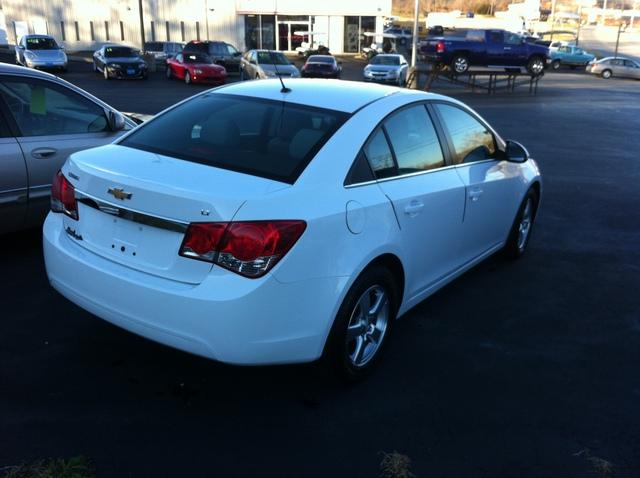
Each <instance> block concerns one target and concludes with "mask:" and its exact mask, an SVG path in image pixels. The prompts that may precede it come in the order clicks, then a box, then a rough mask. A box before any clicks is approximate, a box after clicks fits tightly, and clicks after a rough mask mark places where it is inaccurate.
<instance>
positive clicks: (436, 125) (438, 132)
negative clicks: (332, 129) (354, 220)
mask: <svg viewBox="0 0 640 478" xmlns="http://www.w3.org/2000/svg"><path fill="white" fill-rule="evenodd" d="M375 101H377V100H374V101H373V102H375ZM433 101H434V100H424V99H421V100H418V101H414V102H412V103H407V104H405V105H402V106H401V107H399V108H397V109H395V110H393V111H392V112H390V113H388V114H386V115H385V116H384V118H382V119H381V120H380V121H379V122H378V123H377V124H376V126H375V127H374V128H373V130H372V131H371V133H370V134H369V136H367V138H366V139H365V140H364V142H363V143H362V146H360V149H358V153H357V154H356V155H355V157H354V158H353V161H352V162H351V165H350V166H349V169H348V170H347V174H346V176H345V178H344V181H343V183H342V185H343V187H344V188H353V187H358V186H368V185H370V184H374V183H377V182H382V181H389V180H393V179H400V178H405V177H408V176H418V175H420V174H427V173H433V172H435V171H442V170H444V169H448V168H449V167H452V166H455V165H454V164H453V161H452V157H450V151H449V147H448V144H447V143H445V142H444V139H445V138H446V136H445V135H444V131H443V129H442V126H441V125H440V123H439V120H438V119H437V117H434V115H433V114H432V111H431V108H430V107H429V105H430V104H431V103H432V102H433ZM373 102H372V103H373ZM442 103H445V104H455V103H450V102H448V101H442ZM418 105H423V106H424V107H425V109H426V111H427V116H429V118H430V119H431V123H432V124H433V127H434V129H435V131H436V136H437V137H438V142H439V143H440V150H441V151H442V156H443V158H444V166H441V167H439V168H433V169H427V170H425V171H416V172H413V173H406V174H397V175H395V176H390V177H388V178H382V179H377V178H376V179H374V180H372V181H365V182H360V183H351V184H349V183H348V179H349V172H350V171H351V168H352V167H353V164H354V163H355V162H356V161H357V159H358V155H359V154H360V152H362V153H363V154H364V156H365V158H366V157H367V154H366V153H365V152H364V148H365V146H366V145H367V144H368V143H369V141H371V139H372V138H373V136H374V135H375V133H376V131H378V128H381V129H383V132H384V136H385V139H386V140H387V144H388V145H389V150H390V151H391V156H392V158H393V162H394V165H395V168H396V171H397V170H398V161H397V159H396V156H395V151H394V150H393V145H392V144H391V141H389V135H388V134H387V132H386V130H385V129H384V122H385V121H386V120H387V119H388V118H389V117H391V116H393V115H394V114H395V113H397V112H400V111H402V110H403V109H405V108H410V107H412V106H418ZM361 109H362V108H359V109H358V110H357V111H360V110H361ZM357 111H355V112H354V113H353V114H355V113H356V112H357ZM491 131H492V132H493V130H491ZM367 163H369V159H368V158H367ZM369 167H371V163H369ZM371 171H372V172H373V175H374V177H375V171H373V168H371Z"/></svg>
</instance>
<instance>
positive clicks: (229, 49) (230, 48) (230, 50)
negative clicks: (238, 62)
mask: <svg viewBox="0 0 640 478" xmlns="http://www.w3.org/2000/svg"><path fill="white" fill-rule="evenodd" d="M227 53H229V55H232V56H233V55H235V54H236V53H238V50H236V48H235V47H234V46H233V45H229V44H228V43H227Z"/></svg>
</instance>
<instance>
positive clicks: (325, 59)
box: [307, 55, 334, 64]
mask: <svg viewBox="0 0 640 478" xmlns="http://www.w3.org/2000/svg"><path fill="white" fill-rule="evenodd" d="M333 61H334V60H333V57H332V56H313V55H312V56H310V57H309V59H308V60H307V63H329V64H333Z"/></svg>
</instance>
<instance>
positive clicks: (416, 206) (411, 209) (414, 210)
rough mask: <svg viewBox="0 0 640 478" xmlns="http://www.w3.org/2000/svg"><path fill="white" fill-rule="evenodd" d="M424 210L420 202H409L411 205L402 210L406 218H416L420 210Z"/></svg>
mask: <svg viewBox="0 0 640 478" xmlns="http://www.w3.org/2000/svg"><path fill="white" fill-rule="evenodd" d="M423 208H424V203H422V202H420V201H411V203H409V204H408V205H407V206H405V208H404V213H405V214H406V215H407V216H411V217H413V216H416V215H418V214H419V213H420V211H422V209H423Z"/></svg>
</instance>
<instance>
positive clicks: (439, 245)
mask: <svg viewBox="0 0 640 478" xmlns="http://www.w3.org/2000/svg"><path fill="white" fill-rule="evenodd" d="M364 153H365V155H366V157H367V159H368V160H369V163H370V164H371V167H372V169H373V170H374V173H375V174H376V177H377V179H378V182H379V185H380V188H381V189H382V191H383V192H384V194H386V196H387V197H388V198H389V200H390V201H391V203H392V204H393V208H394V211H395V213H396V217H397V219H398V224H399V226H400V229H401V236H402V240H401V248H402V249H403V253H404V257H405V264H407V270H406V274H407V281H406V283H407V290H408V293H409V294H410V297H415V296H417V295H419V294H421V293H423V292H425V291H426V290H427V289H428V288H429V287H430V286H431V285H433V284H434V283H436V282H438V281H439V280H440V279H442V278H444V277H446V276H447V275H448V274H450V273H451V272H452V271H454V270H455V269H457V268H458V267H459V266H460V265H461V262H460V257H459V241H460V239H461V233H462V216H463V212H464V191H465V189H464V184H463V183H462V181H461V180H460V177H459V176H458V174H457V173H456V171H455V169H454V168H450V167H447V165H446V163H445V155H444V153H443V150H442V147H441V145H440V141H439V138H438V135H437V133H436V130H435V127H434V124H433V122H432V120H431V117H430V115H429V113H428V112H427V109H426V106H425V105H424V104H416V105H411V106H408V107H405V108H402V109H400V110H399V111H397V112H396V113H394V114H393V115H392V116H390V117H389V118H387V119H386V120H385V121H384V123H383V125H382V126H381V127H380V128H378V130H377V131H376V132H374V134H373V135H372V136H371V138H370V139H369V141H368V142H367V144H366V145H365V147H364Z"/></svg>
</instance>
